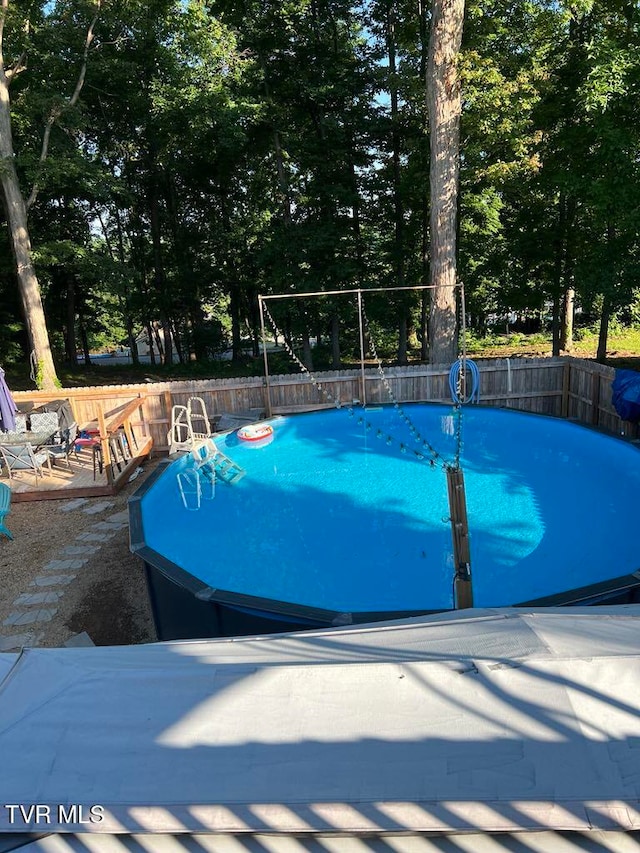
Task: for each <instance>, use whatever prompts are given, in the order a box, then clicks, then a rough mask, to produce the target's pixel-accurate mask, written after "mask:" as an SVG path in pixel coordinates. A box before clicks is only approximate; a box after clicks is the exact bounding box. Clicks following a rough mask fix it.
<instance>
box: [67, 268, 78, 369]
mask: <svg viewBox="0 0 640 853" xmlns="http://www.w3.org/2000/svg"><path fill="white" fill-rule="evenodd" d="M64 348H65V350H66V356H67V361H68V362H69V364H71V365H73V367H77V366H78V356H77V350H76V286H75V281H74V278H73V275H71V274H67V323H66V333H65V336H64Z"/></svg>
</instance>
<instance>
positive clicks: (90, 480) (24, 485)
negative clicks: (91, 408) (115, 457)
mask: <svg viewBox="0 0 640 853" xmlns="http://www.w3.org/2000/svg"><path fill="white" fill-rule="evenodd" d="M152 445H153V441H152V439H151V438H147V439H146V440H144V439H143V443H142V444H141V445H140V447H139V448H138V451H137V455H136V456H135V457H134V458H132V459H130V460H129V461H128V462H127V465H126V466H123V468H122V471H119V472H116V475H117V476H116V479H115V481H114V482H113V483H109V481H108V478H107V474H106V471H105V470H104V469H103V470H102V471H98V470H96V474H95V479H94V474H93V451H92V450H91V449H90V448H83V449H82V450H79V451H78V458H77V460H76V457H75V456H74V455H73V453H72V454H71V456H70V457H69V462H70V463H71V467H70V468H67V466H66V464H65V463H63V462H56V463H55V464H52V466H51V471H49V468H48V466H47V465H44V466H43V470H44V472H45V475H44V477H38V479H37V482H36V476H35V474H34V473H33V472H32V471H16V472H14V473H13V474H12V475H11V479H9V478H8V477H7V474H6V471H5V470H4V468H3V470H2V476H1V477H0V483H6V484H7V485H8V486H9V487H10V488H11V498H12V500H13V501H15V502H19V501H41V500H59V499H61V498H68V499H71V498H89V497H99V496H101V495H113V494H116V493H117V492H118V491H119V490H120V489H121V488H122V487H123V486H124V484H125V483H126V482H127V480H128V478H129V476H130V475H131V473H132V472H133V471H134V470H135V468H136V467H137V466H138V465H139V464H140V462H141V461H142V460H143V459H145V458H146V457H147V456H148V455H149V453H150V452H151V447H152Z"/></svg>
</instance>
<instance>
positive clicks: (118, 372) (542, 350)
mask: <svg viewBox="0 0 640 853" xmlns="http://www.w3.org/2000/svg"><path fill="white" fill-rule="evenodd" d="M597 348H598V335H597V332H596V331H595V330H594V329H591V328H589V329H579V330H578V331H577V332H576V335H575V343H574V346H573V347H572V349H571V355H575V356H578V357H579V358H595V355H596V351H597ZM467 352H468V354H469V355H470V356H472V357H473V358H526V357H529V358H532V357H537V358H541V357H545V356H550V355H551V335H550V334H547V333H537V334H532V335H524V334H522V333H518V332H514V333H512V334H496V333H489V334H486V335H483V336H478V335H476V334H474V333H473V332H470V333H469V334H468V338H467ZM384 355H385V356H386V355H389V359H388V360H387V358H386V357H385V363H387V361H388V362H389V363H391V362H392V355H393V354H392V352H389V353H388V354H387V353H385V354H384ZM416 355H417V354H416ZM314 360H315V361H316V369H317V370H323V369H330V367H331V363H330V353H329V348H321V349H320V350H314ZM417 360H418V359H417V357H416V358H415V359H412V361H417ZM606 363H607V364H610V365H612V366H614V367H628V368H631V369H635V370H640V327H637V326H634V327H627V328H624V327H620V326H614V327H613V328H612V330H611V333H610V335H609V340H608V348H607V359H606ZM358 365H359V361H358V359H357V357H356V356H354V357H353V358H351V359H349V358H347V359H345V361H344V363H343V367H345V368H348V367H357V366H358ZM372 366H373V363H372ZM4 368H5V370H6V376H7V382H8V384H9V387H10V388H11V389H12V390H14V391H30V390H33V389H34V383H33V381H32V379H31V378H30V376H29V370H28V367H27V366H26V365H24V364H5V365H4ZM263 370H264V366H263V361H262V357H260V358H257V359H256V358H251V357H246V358H244V359H243V360H242V361H241V362H231V361H207V362H191V363H190V364H174V365H171V366H170V367H163V366H161V365H148V364H147V365H139V366H135V365H109V364H102V365H100V366H96V365H92V366H91V367H85V366H78V367H70V366H68V365H66V366H65V365H59V366H58V376H59V378H60V382H61V384H62V386H63V387H64V388H75V387H88V386H92V385H134V384H135V385H140V384H143V383H145V382H166V381H170V380H172V379H196V380H197V379H222V378H232V377H241V376H261V375H262V374H263ZM269 370H270V372H271V373H273V374H277V373H297V372H298V370H299V368H298V367H297V366H296V365H295V364H294V363H293V362H292V361H291V360H290V359H289V358H288V356H287V355H286V354H285V353H274V354H272V355H270V356H269Z"/></svg>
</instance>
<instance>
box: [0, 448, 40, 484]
mask: <svg viewBox="0 0 640 853" xmlns="http://www.w3.org/2000/svg"><path fill="white" fill-rule="evenodd" d="M0 454H1V455H2V460H3V462H4V465H5V467H6V469H7V473H8V475H9V479H11V473H12V471H33V473H34V474H35V475H36V486H37V485H38V477H44V469H43V467H42V466H43V465H44V464H45V462H46V463H47V465H48V468H49V471H51V460H50V458H49V454H48V452H47V451H46V450H38V451H37V452H34V449H33V447H31V445H30V444H0Z"/></svg>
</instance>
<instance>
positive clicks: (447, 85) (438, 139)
mask: <svg viewBox="0 0 640 853" xmlns="http://www.w3.org/2000/svg"><path fill="white" fill-rule="evenodd" d="M463 23H464V0H433V6H432V10H431V38H430V40H429V59H428V64H427V106H428V111H429V132H430V150H431V164H430V186H431V216H430V234H431V276H430V283H431V285H432V286H433V287H434V290H433V291H432V297H431V299H432V301H431V323H430V332H429V339H430V344H431V353H430V360H431V361H432V362H434V363H436V364H440V363H448V362H451V361H453V360H454V359H455V357H456V354H457V339H456V291H455V285H456V243H457V234H456V232H457V221H458V216H457V211H458V176H459V170H460V161H459V147H460V116H461V113H462V98H461V93H460V81H459V76H458V68H457V63H458V55H459V52H460V45H461V43H462V28H463Z"/></svg>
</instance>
